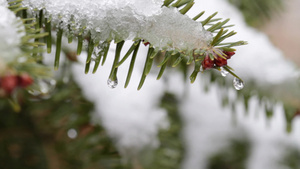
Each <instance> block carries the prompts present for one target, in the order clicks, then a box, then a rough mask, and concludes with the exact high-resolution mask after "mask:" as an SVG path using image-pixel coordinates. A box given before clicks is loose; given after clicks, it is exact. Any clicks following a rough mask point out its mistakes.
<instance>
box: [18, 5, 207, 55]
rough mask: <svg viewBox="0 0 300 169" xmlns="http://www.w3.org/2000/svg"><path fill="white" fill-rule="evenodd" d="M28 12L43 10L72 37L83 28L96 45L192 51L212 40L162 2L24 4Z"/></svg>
mask: <svg viewBox="0 0 300 169" xmlns="http://www.w3.org/2000/svg"><path fill="white" fill-rule="evenodd" d="M23 4H24V6H26V7H28V8H29V9H30V11H34V9H38V10H41V9H44V10H45V11H46V15H45V17H46V18H51V20H52V22H53V23H54V24H56V25H57V26H59V27H60V28H63V29H64V30H65V31H68V32H69V28H68V26H69V25H70V26H71V27H70V28H71V30H72V31H71V32H72V33H73V34H79V33H80V32H81V31H82V29H83V28H84V27H86V29H85V32H87V31H90V32H91V36H92V37H93V39H94V40H95V41H96V42H99V41H105V40H107V39H115V40H133V39H134V38H141V39H145V40H147V41H149V42H151V44H152V45H153V46H154V47H156V48H160V49H162V48H168V49H175V48H177V49H179V50H186V49H190V50H192V49H195V48H203V47H206V46H207V45H208V44H209V42H210V41H211V40H212V35H211V33H210V32H208V31H205V30H204V29H203V27H202V25H201V23H200V22H196V21H193V20H192V19H190V18H189V17H187V16H185V15H182V14H180V12H179V11H178V10H177V9H176V8H167V7H162V4H163V1H162V0H105V1H103V0H85V1H82V0H65V1H60V0H24V1H23ZM61 21H62V22H61Z"/></svg>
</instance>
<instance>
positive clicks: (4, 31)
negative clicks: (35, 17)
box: [0, 2, 25, 72]
mask: <svg viewBox="0 0 300 169" xmlns="http://www.w3.org/2000/svg"><path fill="white" fill-rule="evenodd" d="M1 4H4V5H5V3H2V2H1ZM0 16H1V17H0V39H1V41H0V51H1V53H0V62H1V64H0V72H1V70H2V69H4V67H5V64H6V63H9V62H12V61H14V60H15V59H16V58H17V57H18V56H19V55H20V53H21V51H20V48H19V45H20V43H21V37H22V36H24V35H25V33H24V32H25V31H24V27H23V26H22V25H21V24H20V23H21V21H20V20H19V19H18V18H16V16H15V14H14V13H13V12H12V11H10V10H9V9H7V8H6V7H4V6H2V5H0Z"/></svg>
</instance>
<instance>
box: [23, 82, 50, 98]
mask: <svg viewBox="0 0 300 169" xmlns="http://www.w3.org/2000/svg"><path fill="white" fill-rule="evenodd" d="M36 84H37V86H36V87H35V88H33V89H31V90H29V91H28V92H29V93H30V94H31V95H33V96H36V97H40V98H42V99H48V98H50V97H51V92H52V91H53V90H54V88H55V86H56V80H54V79H38V80H37V82H36Z"/></svg>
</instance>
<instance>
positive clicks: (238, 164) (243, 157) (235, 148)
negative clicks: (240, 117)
mask: <svg viewBox="0 0 300 169" xmlns="http://www.w3.org/2000/svg"><path fill="white" fill-rule="evenodd" d="M250 150H251V143H250V142H249V140H248V139H246V138H242V139H232V140H231V141H230V145H229V146H228V147H226V148H225V149H222V150H220V151H219V152H217V153H216V154H214V155H212V156H211V157H210V158H209V162H208V167H207V169H246V168H247V160H248V158H249V155H250Z"/></svg>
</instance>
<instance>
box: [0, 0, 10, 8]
mask: <svg viewBox="0 0 300 169" xmlns="http://www.w3.org/2000/svg"><path fill="white" fill-rule="evenodd" d="M0 6H3V7H7V6H8V3H7V1H6V0H0Z"/></svg>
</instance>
